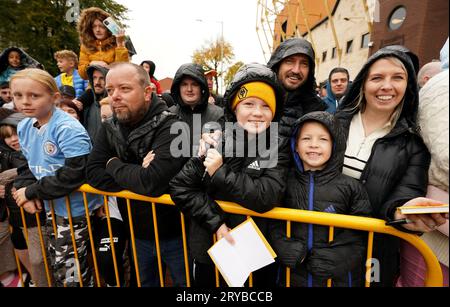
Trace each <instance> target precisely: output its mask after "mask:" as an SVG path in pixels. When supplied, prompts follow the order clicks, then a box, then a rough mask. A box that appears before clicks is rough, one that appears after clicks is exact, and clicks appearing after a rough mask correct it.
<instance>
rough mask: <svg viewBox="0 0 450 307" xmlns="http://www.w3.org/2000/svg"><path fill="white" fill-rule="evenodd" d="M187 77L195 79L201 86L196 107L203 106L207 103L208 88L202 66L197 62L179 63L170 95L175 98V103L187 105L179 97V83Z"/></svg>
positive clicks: (182, 105)
mask: <svg viewBox="0 0 450 307" xmlns="http://www.w3.org/2000/svg"><path fill="white" fill-rule="evenodd" d="M185 77H189V78H192V79H194V80H195V81H197V83H198V84H200V88H201V99H200V103H199V104H198V105H197V106H196V108H198V107H200V108H204V107H205V106H207V105H208V98H209V88H208V82H207V81H206V78H205V75H204V72H203V68H202V67H201V66H200V65H198V64H192V63H188V64H184V65H181V66H180V68H179V69H178V70H177V72H176V74H175V77H174V78H173V83H172V88H171V90H170V92H171V94H172V97H173V98H174V100H175V103H176V104H178V105H180V106H181V107H189V108H190V106H187V105H186V104H185V103H184V102H183V100H182V99H181V94H180V85H181V81H182V80H183V78H185Z"/></svg>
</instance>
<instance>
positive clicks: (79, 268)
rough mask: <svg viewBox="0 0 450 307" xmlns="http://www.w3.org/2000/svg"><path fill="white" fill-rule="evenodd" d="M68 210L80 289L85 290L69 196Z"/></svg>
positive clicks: (67, 201) (67, 199)
mask: <svg viewBox="0 0 450 307" xmlns="http://www.w3.org/2000/svg"><path fill="white" fill-rule="evenodd" d="M66 208H67V217H68V219H69V225H70V235H71V237H72V245H73V252H74V256H75V260H76V265H77V271H78V276H79V279H80V287H81V288H83V275H81V267H80V260H79V258H78V249H77V241H76V240H75V230H74V228H73V220H72V211H71V209H70V198H69V196H66ZM56 239H57V234H56Z"/></svg>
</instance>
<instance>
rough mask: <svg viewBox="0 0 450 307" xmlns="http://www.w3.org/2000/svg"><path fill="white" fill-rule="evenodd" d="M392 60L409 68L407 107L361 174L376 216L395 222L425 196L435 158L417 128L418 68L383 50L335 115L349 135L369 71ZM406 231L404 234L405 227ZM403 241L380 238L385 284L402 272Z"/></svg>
mask: <svg viewBox="0 0 450 307" xmlns="http://www.w3.org/2000/svg"><path fill="white" fill-rule="evenodd" d="M389 56H393V57H396V58H398V59H399V60H401V61H402V62H403V64H404V65H405V67H406V69H407V70H408V87H407V90H406V93H405V99H404V106H403V109H402V112H401V115H400V118H399V120H398V121H397V123H396V125H395V127H394V128H393V130H392V131H391V132H390V133H389V134H388V135H386V136H385V137H383V138H381V139H378V140H377V141H376V142H375V144H374V146H373V148H372V154H371V156H370V158H369V160H368V161H367V164H366V167H365V168H364V170H363V173H362V175H361V179H360V181H361V183H362V184H363V185H364V187H365V188H366V191H367V193H368V195H369V199H370V203H371V205H372V210H373V213H374V215H375V217H377V218H381V219H385V220H390V219H392V218H393V215H394V212H395V209H396V208H397V207H399V206H401V205H403V204H404V203H406V202H407V201H409V200H411V199H414V198H416V197H422V196H425V195H426V190H427V184H428V167H429V165H430V154H429V152H428V150H427V148H426V146H425V145H424V143H423V141H422V139H421V137H420V136H419V133H418V130H419V127H418V126H417V111H418V103H419V100H418V97H419V96H418V90H417V82H416V77H415V72H414V68H413V64H412V63H411V61H410V59H409V57H408V56H407V55H406V54H405V53H402V52H398V51H395V50H394V51H392V50H386V49H382V50H380V51H378V52H377V53H375V54H374V55H373V56H372V57H370V58H369V60H368V62H367V64H366V65H365V66H364V67H363V68H362V70H361V72H360V73H359V74H358V76H357V77H356V79H355V80H354V82H353V84H352V86H351V88H350V90H349V93H348V94H347V96H345V97H344V99H343V101H342V103H341V105H340V108H339V110H338V112H337V114H336V117H337V118H338V120H339V121H340V122H341V124H342V127H343V128H344V133H345V136H346V138H347V139H348V133H349V129H350V124H351V121H352V119H353V116H354V115H355V114H356V113H357V112H359V109H358V108H356V107H355V105H356V103H357V97H358V96H359V92H360V89H361V87H363V86H364V81H365V79H366V76H367V74H368V72H369V69H370V67H371V66H372V64H374V63H375V62H376V61H377V60H379V59H381V58H385V57H389ZM400 229H401V230H404V229H403V228H401V227H400ZM398 247H399V244H398V240H397V239H395V237H391V236H381V235H380V236H376V237H375V247H374V257H376V258H378V259H379V260H380V266H381V268H382V270H381V285H383V286H392V284H393V280H394V278H395V275H396V273H397V271H398Z"/></svg>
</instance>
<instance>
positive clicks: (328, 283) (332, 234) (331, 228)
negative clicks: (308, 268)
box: [327, 226, 334, 288]
mask: <svg viewBox="0 0 450 307" xmlns="http://www.w3.org/2000/svg"><path fill="white" fill-rule="evenodd" d="M333 240H334V227H333V226H331V227H330V233H329V234H328V242H330V243H331V242H333ZM332 283H333V281H332V280H331V278H330V279H328V280H327V287H328V288H331V285H332Z"/></svg>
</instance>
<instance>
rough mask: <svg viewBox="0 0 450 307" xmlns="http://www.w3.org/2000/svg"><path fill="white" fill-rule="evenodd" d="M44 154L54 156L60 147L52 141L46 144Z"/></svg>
mask: <svg viewBox="0 0 450 307" xmlns="http://www.w3.org/2000/svg"><path fill="white" fill-rule="evenodd" d="M44 152H45V153H46V154H47V155H49V156H54V155H56V153H57V152H58V147H56V145H55V144H53V143H52V142H50V141H47V142H45V143H44Z"/></svg>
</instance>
